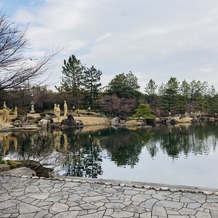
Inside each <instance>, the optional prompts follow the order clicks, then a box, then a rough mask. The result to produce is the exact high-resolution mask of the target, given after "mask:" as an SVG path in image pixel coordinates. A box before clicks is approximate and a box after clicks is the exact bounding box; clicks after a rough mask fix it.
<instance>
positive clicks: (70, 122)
mask: <svg viewBox="0 0 218 218" xmlns="http://www.w3.org/2000/svg"><path fill="white" fill-rule="evenodd" d="M61 125H62V126H66V127H73V126H75V125H76V123H75V120H74V118H73V116H72V115H68V116H67V119H65V120H62V122H61Z"/></svg>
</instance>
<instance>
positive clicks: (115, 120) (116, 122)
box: [111, 117, 120, 126]
mask: <svg viewBox="0 0 218 218" xmlns="http://www.w3.org/2000/svg"><path fill="white" fill-rule="evenodd" d="M111 125H112V126H119V125H120V118H119V117H114V118H113V119H112V120H111Z"/></svg>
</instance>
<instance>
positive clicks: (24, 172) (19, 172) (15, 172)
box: [3, 167, 36, 176]
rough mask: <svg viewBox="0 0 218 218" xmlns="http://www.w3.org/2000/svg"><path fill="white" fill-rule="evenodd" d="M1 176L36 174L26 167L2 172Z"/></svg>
mask: <svg viewBox="0 0 218 218" xmlns="http://www.w3.org/2000/svg"><path fill="white" fill-rule="evenodd" d="M3 174H13V175H25V176H35V175H36V172H35V171H33V170H31V169H30V168H27V167H20V168H16V169H13V170H8V171H4V172H3Z"/></svg>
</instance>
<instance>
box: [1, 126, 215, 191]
mask: <svg viewBox="0 0 218 218" xmlns="http://www.w3.org/2000/svg"><path fill="white" fill-rule="evenodd" d="M217 129H218V124H217V123H204V122H202V123H197V124H193V125H189V126H187V125H184V126H183V125H178V126H165V125H161V126H156V127H152V128H140V129H132V130H130V129H125V128H118V129H113V128H103V129H99V130H97V131H88V132H86V131H85V129H84V130H82V131H81V130H74V129H66V130H62V131H61V130H50V131H42V130H40V131H37V132H14V133H0V151H1V156H0V160H1V159H3V160H7V159H16V160H28V159H33V160H36V161H40V163H42V164H43V165H44V166H45V167H51V168H53V169H54V172H53V173H54V174H56V175H70V176H80V177H89V178H104V179H118V180H129V181H139V182H151V183H163V184H174V185H190V186H198V187H208V188H218V149H217V142H218V131H217ZM83 131H85V132H83Z"/></svg>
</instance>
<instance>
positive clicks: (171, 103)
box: [162, 77, 179, 112]
mask: <svg viewBox="0 0 218 218" xmlns="http://www.w3.org/2000/svg"><path fill="white" fill-rule="evenodd" d="M178 88H179V82H178V81H177V79H176V78H175V77H171V78H170V79H169V81H168V82H167V84H166V87H165V90H164V94H163V99H162V100H163V108H164V109H165V110H167V111H169V112H176V106H177V100H178Z"/></svg>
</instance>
